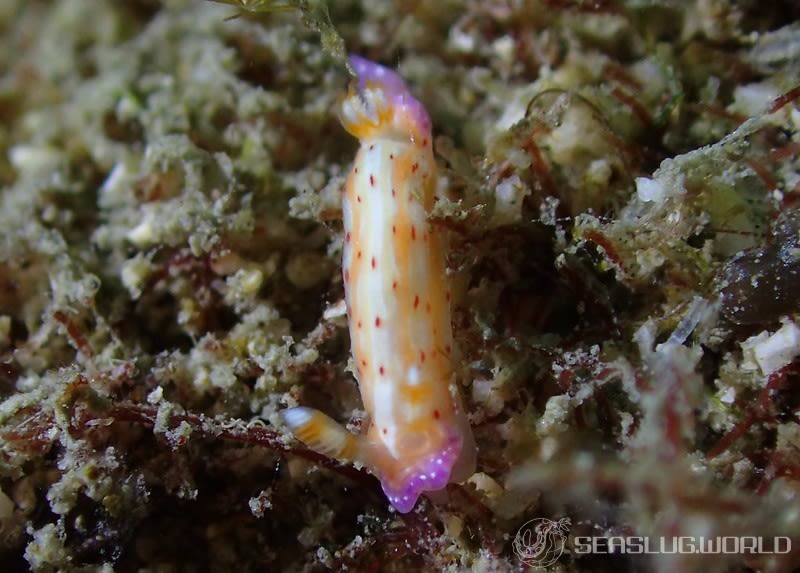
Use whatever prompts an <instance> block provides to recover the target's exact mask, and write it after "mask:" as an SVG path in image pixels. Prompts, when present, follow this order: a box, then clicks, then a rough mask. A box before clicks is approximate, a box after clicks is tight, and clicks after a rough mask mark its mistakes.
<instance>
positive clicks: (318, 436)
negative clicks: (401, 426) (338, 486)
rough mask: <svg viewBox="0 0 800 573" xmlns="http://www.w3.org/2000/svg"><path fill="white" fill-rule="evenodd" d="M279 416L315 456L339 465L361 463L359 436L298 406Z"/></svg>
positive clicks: (310, 410)
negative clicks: (321, 455)
mask: <svg viewBox="0 0 800 573" xmlns="http://www.w3.org/2000/svg"><path fill="white" fill-rule="evenodd" d="M281 415H282V417H283V421H284V422H285V423H286V425H287V426H289V429H290V430H291V431H292V433H293V434H294V435H295V437H296V438H297V439H298V440H300V441H301V442H303V443H304V444H305V445H307V446H308V447H309V448H311V449H312V450H314V451H315V452H317V453H320V454H323V455H325V456H328V457H330V458H335V459H337V460H342V461H362V460H361V459H360V458H361V457H362V454H361V449H362V448H361V445H362V444H361V443H360V442H361V438H360V436H356V435H354V434H351V433H350V432H348V431H347V429H345V428H344V426H342V425H341V424H340V423H339V422H337V421H336V420H334V419H333V418H331V417H329V416H326V415H325V414H323V413H322V412H320V411H319V410H315V409H313V408H306V407H304V406H298V407H296V408H289V409H288V410H283V411H282V412H281Z"/></svg>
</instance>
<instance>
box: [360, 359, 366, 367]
mask: <svg viewBox="0 0 800 573" xmlns="http://www.w3.org/2000/svg"><path fill="white" fill-rule="evenodd" d="M361 366H363V367H364V368H366V367H367V361H366V360H362V361H361Z"/></svg>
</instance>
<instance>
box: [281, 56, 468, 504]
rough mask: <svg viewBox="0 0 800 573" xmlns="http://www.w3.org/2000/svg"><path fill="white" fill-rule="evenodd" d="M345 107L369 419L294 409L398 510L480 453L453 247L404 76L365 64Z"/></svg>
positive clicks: (356, 60) (426, 136)
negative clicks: (357, 422)
mask: <svg viewBox="0 0 800 573" xmlns="http://www.w3.org/2000/svg"><path fill="white" fill-rule="evenodd" d="M350 63H351V65H352V67H353V69H354V70H355V72H356V74H357V76H358V82H357V85H351V86H350V89H349V90H348V93H347V95H346V96H345V97H344V98H343V100H342V101H341V105H340V110H339V116H340V119H341V122H342V125H343V126H344V128H345V129H346V130H347V131H348V132H350V133H351V134H352V135H354V136H355V137H357V138H358V139H359V141H360V142H361V148H360V149H359V151H358V154H357V155H356V159H355V164H354V166H353V169H352V171H351V172H350V175H349V177H348V179H347V183H346V186H345V193H344V199H343V217H344V257H343V263H342V272H343V275H344V284H345V299H346V302H347V312H348V320H349V327H350V340H351V347H352V354H353V364H354V367H355V375H356V378H357V380H358V385H359V390H360V392H361V398H362V400H363V403H364V408H365V409H366V411H367V413H368V414H369V416H370V423H369V427H368V429H367V431H366V433H364V434H361V435H355V434H352V433H350V432H348V431H347V430H346V429H345V428H344V427H343V426H341V425H340V424H339V423H338V422H336V421H334V420H333V419H331V418H330V417H328V416H327V415H325V414H323V413H322V412H320V411H318V410H313V409H311V408H306V407H297V408H291V409H288V410H285V411H284V412H283V419H284V421H285V422H286V424H287V425H288V426H289V428H290V429H291V430H292V432H293V433H294V435H295V436H296V437H297V438H298V439H299V440H301V441H302V442H304V443H305V444H306V445H307V446H308V447H310V448H311V449H313V450H316V451H318V452H320V453H323V454H325V455H328V456H331V457H334V458H337V459H340V460H343V461H353V462H360V463H362V464H364V465H365V466H366V467H367V468H368V469H369V470H370V471H371V472H372V473H373V474H375V475H376V476H377V477H378V478H379V479H380V481H381V484H382V485H383V491H384V492H385V493H386V496H387V498H388V499H389V501H390V502H391V504H392V505H393V506H394V507H395V508H396V509H397V510H398V511H400V512H403V513H406V512H408V511H411V509H412V508H413V507H414V505H415V504H416V502H417V499H418V498H419V496H420V494H421V493H422V492H425V491H436V490H440V489H443V488H444V487H445V486H446V485H447V484H448V483H449V482H451V481H456V482H457V481H463V480H464V479H466V478H467V477H469V475H471V473H472V472H473V471H474V466H475V444H474V441H473V438H472V431H471V429H470V426H469V422H468V421H467V418H466V414H465V412H464V407H463V404H462V399H461V394H460V391H459V389H458V385H457V382H456V380H455V376H454V369H453V357H452V354H453V335H452V327H451V323H450V290H449V288H448V281H447V277H446V269H445V258H444V254H445V251H444V245H443V238H442V237H440V236H439V233H437V232H436V229H435V228H433V227H432V226H431V224H430V223H429V222H428V214H429V213H430V211H431V208H432V207H433V204H434V201H435V187H436V164H435V161H434V158H433V149H432V141H431V121H430V118H429V116H428V113H427V111H425V108H424V107H423V106H422V104H421V103H420V102H419V101H417V100H416V99H414V97H413V96H412V95H411V92H410V90H409V88H408V85H407V84H406V82H405V81H404V80H403V78H402V77H400V75H398V74H397V73H396V72H394V71H392V70H390V69H388V68H385V67H383V66H381V65H378V64H375V63H373V62H370V61H368V60H365V59H363V58H360V57H357V56H351V57H350Z"/></svg>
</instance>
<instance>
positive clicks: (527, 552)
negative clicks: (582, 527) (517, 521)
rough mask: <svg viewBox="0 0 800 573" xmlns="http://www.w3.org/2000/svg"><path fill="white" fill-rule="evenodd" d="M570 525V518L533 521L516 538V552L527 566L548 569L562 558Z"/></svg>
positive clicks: (520, 530)
mask: <svg viewBox="0 0 800 573" xmlns="http://www.w3.org/2000/svg"><path fill="white" fill-rule="evenodd" d="M570 525H571V522H570V520H569V518H568V517H565V518H563V519H559V520H558V521H553V520H552V519H545V518H543V517H540V518H537V519H531V520H530V521H528V522H527V523H525V524H524V525H523V526H522V527H520V528H519V531H517V534H516V535H515V536H514V552H515V553H516V554H517V556H518V557H519V558H520V559H521V560H522V562H523V563H525V564H526V565H530V566H531V567H548V566H549V565H552V564H553V563H555V562H556V561H557V560H558V558H559V557H561V553H563V551H564V544H565V543H566V541H567V534H568V533H569V526H570Z"/></svg>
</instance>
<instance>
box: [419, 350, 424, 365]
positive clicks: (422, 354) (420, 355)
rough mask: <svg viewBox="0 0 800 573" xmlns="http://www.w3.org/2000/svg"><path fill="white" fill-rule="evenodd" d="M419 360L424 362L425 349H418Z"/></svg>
mask: <svg viewBox="0 0 800 573" xmlns="http://www.w3.org/2000/svg"><path fill="white" fill-rule="evenodd" d="M419 361H420V362H421V363H422V362H425V351H424V350H420V351H419Z"/></svg>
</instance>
